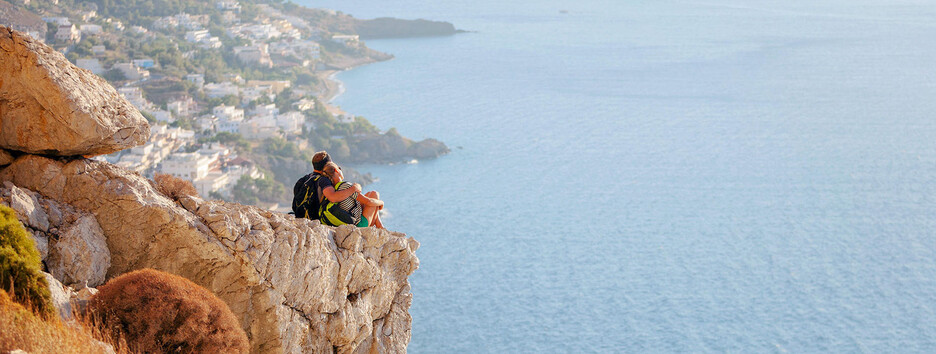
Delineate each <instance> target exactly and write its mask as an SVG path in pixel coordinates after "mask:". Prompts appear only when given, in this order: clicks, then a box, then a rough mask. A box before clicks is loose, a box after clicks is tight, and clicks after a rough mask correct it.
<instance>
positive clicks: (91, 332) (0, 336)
mask: <svg viewBox="0 0 936 354" xmlns="http://www.w3.org/2000/svg"><path fill="white" fill-rule="evenodd" d="M78 324H79V325H78V326H72V325H66V324H65V323H63V322H62V321H61V320H59V319H58V317H57V316H56V317H54V318H43V317H42V316H37V315H36V314H35V313H34V312H33V311H30V310H27V309H26V307H24V306H22V305H20V304H18V303H15V302H13V301H12V300H11V299H10V296H9V295H8V294H7V293H6V292H5V291H3V290H0V352H2V353H6V352H8V351H11V350H16V349H22V350H25V351H27V352H30V353H105V352H107V349H106V345H105V344H103V343H102V342H107V343H111V345H112V346H113V347H114V348H115V349H116V352H117V353H120V354H123V353H129V351H128V350H127V349H126V346H120V345H113V343H115V342H118V341H112V340H110V338H107V337H106V336H104V333H103V331H101V330H100V329H99V328H98V327H94V326H93V324H91V323H90V322H86V321H83V320H79V321H78Z"/></svg>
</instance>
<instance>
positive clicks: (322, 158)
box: [312, 150, 331, 171]
mask: <svg viewBox="0 0 936 354" xmlns="http://www.w3.org/2000/svg"><path fill="white" fill-rule="evenodd" d="M329 162H331V156H328V153H327V152H325V151H324V150H323V151H319V152H316V153H315V155H312V168H313V169H315V170H316V171H324V170H325V164H327V163H329Z"/></svg>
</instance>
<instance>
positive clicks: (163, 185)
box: [153, 173, 198, 201]
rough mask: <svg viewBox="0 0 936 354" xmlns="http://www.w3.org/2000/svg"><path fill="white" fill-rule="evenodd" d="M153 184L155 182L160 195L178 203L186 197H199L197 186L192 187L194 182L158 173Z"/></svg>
mask: <svg viewBox="0 0 936 354" xmlns="http://www.w3.org/2000/svg"><path fill="white" fill-rule="evenodd" d="M153 182H155V186H156V190H158V191H159V193H162V194H163V195H165V196H166V197H169V199H172V200H175V201H178V200H179V199H180V198H182V197H184V196H193V197H197V196H198V191H197V190H195V186H193V185H192V182H189V181H186V180H184V179H181V178H179V177H176V176H173V175H170V174H165V173H157V174H156V175H155V176H153Z"/></svg>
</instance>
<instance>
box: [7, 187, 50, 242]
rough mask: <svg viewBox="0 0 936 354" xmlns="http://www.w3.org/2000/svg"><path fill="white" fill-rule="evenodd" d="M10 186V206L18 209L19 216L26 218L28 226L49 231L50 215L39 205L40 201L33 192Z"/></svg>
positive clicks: (25, 222)
mask: <svg viewBox="0 0 936 354" xmlns="http://www.w3.org/2000/svg"><path fill="white" fill-rule="evenodd" d="M6 187H9V188H10V207H11V208H13V210H15V211H16V215H17V216H20V215H21V216H22V217H23V218H25V220H24V221H23V223H24V224H26V226H29V227H32V228H34V229H38V230H40V231H49V216H48V215H46V213H45V211H43V210H42V208H40V207H39V201H38V200H37V199H36V198H35V197H34V196H33V195H32V194H31V193H26V192H24V191H23V190H22V189H20V188H17V187H16V186H13V185H7V186H6Z"/></svg>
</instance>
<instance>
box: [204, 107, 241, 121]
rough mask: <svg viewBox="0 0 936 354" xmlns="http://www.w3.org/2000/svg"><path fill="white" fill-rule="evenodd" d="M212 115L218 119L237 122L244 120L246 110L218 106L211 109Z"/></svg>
mask: <svg viewBox="0 0 936 354" xmlns="http://www.w3.org/2000/svg"><path fill="white" fill-rule="evenodd" d="M211 114H214V115H215V117H218V118H220V119H228V120H236V121H242V120H244V110H243V109H240V108H237V107H234V106H226V105H220V106H217V107H215V108H212V109H211Z"/></svg>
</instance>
